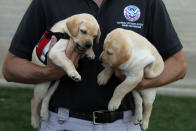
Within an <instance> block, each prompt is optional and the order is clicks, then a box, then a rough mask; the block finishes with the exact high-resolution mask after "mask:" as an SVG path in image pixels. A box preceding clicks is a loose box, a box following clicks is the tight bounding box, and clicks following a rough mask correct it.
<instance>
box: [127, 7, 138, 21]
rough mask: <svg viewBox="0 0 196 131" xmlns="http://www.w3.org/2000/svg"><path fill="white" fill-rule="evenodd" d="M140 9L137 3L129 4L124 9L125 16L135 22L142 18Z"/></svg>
mask: <svg viewBox="0 0 196 131" xmlns="http://www.w3.org/2000/svg"><path fill="white" fill-rule="evenodd" d="M140 13H141V12H140V9H139V8H138V7H137V6H135V5H129V6H127V7H125V9H124V16H125V18H126V19H127V20H128V21H131V22H135V21H137V20H138V19H139V18H140Z"/></svg>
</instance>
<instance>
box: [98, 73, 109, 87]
mask: <svg viewBox="0 0 196 131" xmlns="http://www.w3.org/2000/svg"><path fill="white" fill-rule="evenodd" d="M107 82H108V79H107V78H106V77H105V74H104V72H103V71H102V72H100V73H99V74H98V76H97V83H98V84H99V85H100V86H102V85H105V84H106V83H107Z"/></svg>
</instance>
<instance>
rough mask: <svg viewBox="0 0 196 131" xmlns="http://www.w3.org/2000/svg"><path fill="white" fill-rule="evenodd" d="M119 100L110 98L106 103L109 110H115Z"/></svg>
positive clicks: (119, 102)
mask: <svg viewBox="0 0 196 131" xmlns="http://www.w3.org/2000/svg"><path fill="white" fill-rule="evenodd" d="M120 104H121V100H119V99H114V98H112V99H111V100H110V102H109V104H108V110H109V111H115V110H117V109H118V108H119V106H120Z"/></svg>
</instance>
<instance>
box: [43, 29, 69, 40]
mask: <svg viewBox="0 0 196 131" xmlns="http://www.w3.org/2000/svg"><path fill="white" fill-rule="evenodd" d="M45 35H46V38H47V39H51V37H52V35H54V36H55V37H56V38H57V41H58V40H60V39H69V38H70V36H69V35H68V34H67V33H61V32H52V31H46V32H45Z"/></svg>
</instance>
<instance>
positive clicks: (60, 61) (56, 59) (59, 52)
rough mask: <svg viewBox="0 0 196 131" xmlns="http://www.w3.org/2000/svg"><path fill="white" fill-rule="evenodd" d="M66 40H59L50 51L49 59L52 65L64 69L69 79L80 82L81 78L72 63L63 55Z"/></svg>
mask: <svg viewBox="0 0 196 131" xmlns="http://www.w3.org/2000/svg"><path fill="white" fill-rule="evenodd" d="M67 44H68V40H65V39H60V40H59V41H58V42H57V43H56V44H55V45H54V46H53V47H52V48H51V50H50V52H49V58H50V59H51V60H52V62H53V63H55V64H56V65H58V66H59V67H61V68H62V69H64V71H65V72H66V73H67V75H68V76H69V77H71V78H72V79H73V80H75V81H80V80H81V76H80V75H79V73H78V72H77V71H76V69H75V66H74V65H73V63H72V61H71V60H70V59H68V58H67V56H66V55H65V49H66V47H67Z"/></svg>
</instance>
